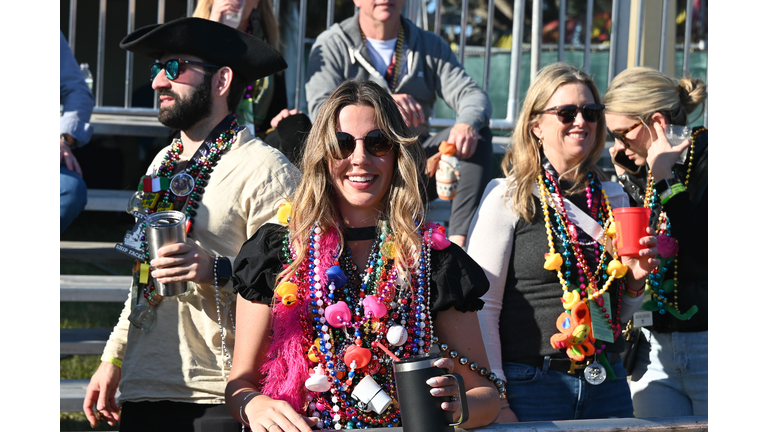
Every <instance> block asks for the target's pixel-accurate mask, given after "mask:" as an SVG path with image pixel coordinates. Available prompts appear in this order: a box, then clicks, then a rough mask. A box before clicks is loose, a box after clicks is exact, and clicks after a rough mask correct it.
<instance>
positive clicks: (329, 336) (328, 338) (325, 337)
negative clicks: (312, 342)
mask: <svg viewBox="0 0 768 432" xmlns="http://www.w3.org/2000/svg"><path fill="white" fill-rule="evenodd" d="M323 339H324V340H330V339H331V335H329V334H328V333H326V334H324V335H323Z"/></svg>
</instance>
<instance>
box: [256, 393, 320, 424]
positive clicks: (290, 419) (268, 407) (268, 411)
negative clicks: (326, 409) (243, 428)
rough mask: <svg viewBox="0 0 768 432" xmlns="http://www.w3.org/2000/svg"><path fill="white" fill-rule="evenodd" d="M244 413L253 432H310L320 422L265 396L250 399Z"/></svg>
mask: <svg viewBox="0 0 768 432" xmlns="http://www.w3.org/2000/svg"><path fill="white" fill-rule="evenodd" d="M244 411H245V416H246V420H247V421H248V423H249V424H250V426H251V430H252V431H253V432H278V431H286V432H311V431H312V426H314V425H316V424H317V422H318V421H320V419H318V418H317V417H306V416H303V415H301V414H299V413H297V412H296V411H294V409H293V407H291V405H290V404H289V403H288V402H285V401H281V400H274V399H272V398H270V397H269V396H266V395H259V396H256V397H254V398H253V399H250V400H249V401H248V403H247V404H246V405H245V408H244Z"/></svg>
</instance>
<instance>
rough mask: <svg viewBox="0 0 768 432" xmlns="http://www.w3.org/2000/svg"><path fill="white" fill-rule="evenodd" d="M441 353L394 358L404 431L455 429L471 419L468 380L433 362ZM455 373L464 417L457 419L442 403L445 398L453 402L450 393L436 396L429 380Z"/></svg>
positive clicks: (443, 431)
mask: <svg viewBox="0 0 768 432" xmlns="http://www.w3.org/2000/svg"><path fill="white" fill-rule="evenodd" d="M440 357H441V356H440V355H439V354H433V355H429V356H417V357H410V358H407V359H402V360H400V361H397V362H394V365H395V385H396V386H397V399H398V402H399V405H400V415H401V418H402V423H403V432H453V430H454V429H453V427H454V426H457V425H459V424H461V423H464V422H466V421H467V420H468V419H469V409H468V408H467V397H466V396H467V394H466V390H465V389H464V380H463V379H462V378H461V375H459V374H446V373H445V371H444V370H442V369H440V368H438V367H435V366H433V365H432V364H433V363H434V362H435V360H437V359H439V358H440ZM441 376H450V377H454V378H455V379H456V381H457V382H458V384H459V400H460V401H461V420H460V422H459V423H454V422H453V415H452V414H451V412H449V411H445V410H443V409H442V408H441V407H440V404H441V403H443V402H450V401H451V398H450V397H449V396H445V397H436V396H432V394H431V393H430V392H429V391H430V390H431V389H432V387H430V386H429V385H428V384H427V380H428V379H430V378H434V377H441Z"/></svg>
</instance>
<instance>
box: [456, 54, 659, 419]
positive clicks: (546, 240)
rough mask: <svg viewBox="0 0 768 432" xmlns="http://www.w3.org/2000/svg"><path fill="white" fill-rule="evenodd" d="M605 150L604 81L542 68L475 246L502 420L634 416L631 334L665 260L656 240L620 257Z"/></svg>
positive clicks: (620, 195) (479, 221)
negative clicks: (627, 364)
mask: <svg viewBox="0 0 768 432" xmlns="http://www.w3.org/2000/svg"><path fill="white" fill-rule="evenodd" d="M604 146H605V118H604V116H603V105H601V104H600V94H599V92H598V90H597V86H596V85H595V82H594V80H593V79H592V78H591V77H590V76H589V75H587V74H585V73H584V72H582V71H581V70H579V69H577V68H575V67H573V66H570V65H568V64H565V63H555V64H551V65H548V66H546V67H544V68H542V69H541V70H540V71H539V73H538V74H537V76H536V79H535V80H534V82H533V84H532V85H531V87H530V88H529V89H528V93H527V95H526V97H525V101H524V102H523V106H522V109H521V111H520V115H519V117H518V119H517V123H516V126H515V131H514V133H513V136H512V142H511V143H510V148H509V150H508V151H507V153H506V155H505V156H504V160H503V162H502V168H503V169H504V173H505V174H506V178H503V179H494V180H493V181H491V183H490V184H489V185H488V187H487V188H486V190H485V194H484V195H483V198H482V201H481V203H480V207H479V208H478V211H477V214H476V215H475V217H474V219H473V220H472V225H471V227H470V232H469V244H468V247H467V252H468V253H469V255H470V256H471V257H472V258H473V259H474V260H475V261H477V263H478V264H480V266H481V267H482V268H483V270H484V271H485V274H486V276H487V277H488V280H489V281H490V289H489V291H488V293H487V294H486V295H484V296H483V300H484V301H485V303H486V307H485V308H483V310H482V311H480V313H479V317H480V325H481V328H482V332H483V340H484V341H485V346H486V350H487V351H488V356H489V359H490V362H491V369H492V370H493V372H495V373H496V375H497V376H499V377H501V378H502V379H505V380H506V390H507V399H508V400H509V407H510V409H503V410H502V414H501V416H500V418H499V420H500V421H501V422H506V421H514V420H516V419H519V420H520V421H553V420H575V419H597V418H609V417H632V400H631V398H630V393H629V384H628V383H627V377H626V372H625V371H624V368H623V365H622V362H621V357H620V353H621V352H622V351H623V348H624V339H623V338H622V335H621V331H622V329H623V324H624V323H626V322H627V321H628V320H629V318H630V317H631V316H632V313H633V312H634V311H635V310H636V309H637V308H638V307H639V306H640V303H641V301H642V293H643V288H644V286H645V279H646V278H647V277H648V275H649V274H650V273H651V270H652V269H654V268H655V267H656V266H657V265H658V264H659V260H658V259H656V258H655V257H656V254H657V250H656V238H655V237H654V236H651V235H648V236H646V237H642V238H641V240H640V244H641V245H642V246H643V248H642V249H641V250H640V252H639V257H637V258H627V257H619V256H618V255H617V253H616V249H615V244H614V240H615V239H613V238H612V236H613V235H614V229H615V227H612V224H613V217H614V216H613V209H616V208H618V207H626V206H627V205H628V204H629V201H628V199H627V195H626V194H625V193H624V191H623V190H622V188H621V185H619V184H617V183H612V182H609V181H607V180H606V179H605V176H604V175H603V173H602V171H601V170H600V168H599V167H598V166H597V162H598V160H599V159H600V156H601V155H602V153H603V148H604ZM647 232H648V233H649V234H650V230H647Z"/></svg>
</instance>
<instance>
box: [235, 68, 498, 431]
mask: <svg viewBox="0 0 768 432" xmlns="http://www.w3.org/2000/svg"><path fill="white" fill-rule="evenodd" d="M414 142H415V138H414V137H413V136H412V135H411V134H410V133H409V132H408V128H407V126H406V124H405V122H404V120H403V117H402V115H401V114H400V112H399V110H398V108H397V105H396V104H395V102H394V100H393V99H392V97H391V96H390V95H389V94H388V93H387V92H386V90H384V89H382V88H381V87H379V86H378V85H377V84H375V83H372V82H360V81H355V80H351V81H346V82H344V83H343V84H342V85H341V86H340V87H339V88H338V89H337V90H336V91H335V92H334V93H333V94H332V95H331V96H330V97H329V98H328V99H327V100H326V101H325V103H324V104H323V106H322V108H321V109H320V113H319V115H318V118H317V120H316V121H315V124H314V126H313V128H312V131H311V132H310V135H309V137H308V140H307V143H308V145H307V149H306V152H305V153H304V156H303V159H302V161H301V169H302V171H303V177H302V181H301V184H300V186H299V188H298V189H297V191H296V193H295V194H294V196H293V197H292V200H291V206H290V207H285V208H284V209H283V211H282V213H279V215H280V216H279V219H280V222H281V224H265V225H264V226H263V227H262V228H261V229H259V231H258V232H257V233H256V234H255V235H254V236H253V237H252V238H251V239H250V240H249V241H248V242H246V243H245V244H244V245H243V248H242V250H241V251H240V254H239V255H238V257H237V260H236V261H235V268H234V277H233V279H234V281H235V287H236V290H237V291H238V293H239V295H240V298H239V300H238V302H237V309H238V314H237V336H236V337H237V339H236V342H235V346H236V349H235V353H234V358H233V371H232V374H231V375H230V381H229V384H228V386H227V393H226V396H227V406H228V408H229V410H230V412H231V413H232V415H233V416H235V418H237V419H239V420H240V421H241V422H242V423H243V424H249V425H250V427H251V428H252V429H253V430H262V431H263V430H266V431H269V430H270V428H272V431H273V432H274V431H275V430H291V431H295V430H300V431H309V430H310V428H311V426H315V425H317V426H319V427H321V428H323V429H334V428H335V429H340V428H349V427H354V428H358V429H359V428H363V427H385V426H397V425H399V424H400V420H401V419H400V411H399V409H398V408H397V403H393V404H390V405H387V406H384V407H381V409H380V410H374V411H370V410H365V409H364V407H362V406H361V405H359V404H356V403H355V402H354V401H353V399H352V392H353V391H354V389H355V388H356V387H357V386H358V385H359V384H360V382H361V380H363V379H365V380H366V382H368V383H370V382H371V381H372V382H373V385H374V386H378V387H379V388H380V392H384V394H385V395H386V397H387V398H390V399H391V400H392V401H396V400H397V399H398V394H397V388H396V386H395V384H394V375H393V361H392V359H391V358H390V357H389V355H388V354H387V353H386V351H390V352H393V354H394V355H395V356H397V357H400V358H409V357H413V356H418V355H424V354H427V353H428V352H430V349H431V348H437V347H440V349H442V350H443V351H446V350H448V351H449V352H452V351H454V350H455V351H456V352H457V353H462V356H464V355H468V356H471V357H472V359H471V362H470V363H475V362H476V363H479V364H483V365H487V358H486V356H485V351H484V349H483V344H482V339H481V336H480V327H479V324H478V321H477V313H476V311H477V310H479V309H481V308H482V305H483V303H482V301H481V300H480V299H479V297H480V296H481V295H482V294H483V293H484V292H485V291H486V290H487V287H488V281H487V279H486V278H485V276H484V275H483V272H482V269H480V267H479V266H477V264H475V263H474V262H473V261H472V260H471V259H470V258H469V257H468V256H467V255H466V253H465V252H464V251H463V250H462V249H461V248H459V247H458V246H456V245H454V244H452V243H451V242H450V241H448V240H447V239H446V238H445V231H444V229H442V228H440V227H438V226H436V225H434V224H429V223H425V221H424V209H423V206H422V203H421V199H420V197H419V173H420V172H421V170H422V169H423V164H424V158H423V155H422V154H421V151H420V149H419V147H418V146H416V145H413V144H414ZM446 345H447V347H446ZM457 355H458V354H457ZM451 357H455V356H453V355H452V356H451ZM435 365H436V366H437V367H440V368H445V369H448V370H449V371H454V372H456V373H459V374H461V375H462V377H463V378H464V382H465V383H466V389H467V400H468V404H469V411H470V416H469V421H467V422H466V423H464V427H479V426H483V425H487V424H489V423H490V422H492V421H493V420H494V418H496V416H497V414H498V412H499V402H498V401H499V392H498V389H497V386H496V385H495V384H496V383H495V382H492V381H491V380H490V379H489V378H488V377H487V376H485V375H482V376H481V375H480V374H478V373H476V372H474V371H473V370H471V369H470V364H468V361H463V362H461V361H457V362H454V361H453V360H452V358H441V359H439V360H436V361H435ZM308 371H312V373H308ZM428 384H429V385H430V386H431V387H432V389H431V391H430V393H431V394H432V395H433V396H435V397H446V396H455V395H457V394H458V386H457V384H456V382H455V381H454V380H453V379H452V378H448V377H434V378H432V379H430V380H429V381H428ZM499 385H500V383H499ZM427 396H428V395H427ZM441 408H442V409H443V410H445V411H448V412H450V413H452V415H453V417H454V420H458V418H459V414H460V412H461V407H460V403H459V402H458V401H446V402H443V403H442V404H441ZM275 426H277V428H275Z"/></svg>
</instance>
